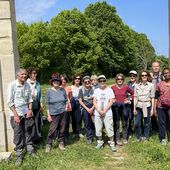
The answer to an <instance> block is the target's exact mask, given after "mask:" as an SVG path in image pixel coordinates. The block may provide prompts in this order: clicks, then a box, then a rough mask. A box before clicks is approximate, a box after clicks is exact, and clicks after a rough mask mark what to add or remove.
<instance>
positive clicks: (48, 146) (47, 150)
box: [45, 144, 51, 153]
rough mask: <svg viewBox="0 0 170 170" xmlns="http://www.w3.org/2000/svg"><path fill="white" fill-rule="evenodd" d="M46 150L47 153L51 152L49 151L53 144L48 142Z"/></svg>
mask: <svg viewBox="0 0 170 170" xmlns="http://www.w3.org/2000/svg"><path fill="white" fill-rule="evenodd" d="M45 152H46V153H49V152H51V145H49V144H46V147H45Z"/></svg>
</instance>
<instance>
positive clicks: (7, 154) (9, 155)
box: [0, 152, 12, 161]
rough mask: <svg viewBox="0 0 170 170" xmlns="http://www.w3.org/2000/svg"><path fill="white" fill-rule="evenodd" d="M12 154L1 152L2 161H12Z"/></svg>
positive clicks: (0, 158) (0, 159)
mask: <svg viewBox="0 0 170 170" xmlns="http://www.w3.org/2000/svg"><path fill="white" fill-rule="evenodd" d="M11 156H12V153H11V152H0V161H9V160H10V159H11Z"/></svg>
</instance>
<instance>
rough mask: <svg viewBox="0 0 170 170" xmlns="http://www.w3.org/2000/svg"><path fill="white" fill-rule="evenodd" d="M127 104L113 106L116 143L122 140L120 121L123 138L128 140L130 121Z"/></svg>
mask: <svg viewBox="0 0 170 170" xmlns="http://www.w3.org/2000/svg"><path fill="white" fill-rule="evenodd" d="M127 107H128V105H127V104H124V103H115V104H113V107H112V110H113V121H114V134H115V141H117V140H119V139H120V119H121V121H122V136H123V139H127V137H128V132H127V121H128V112H127Z"/></svg>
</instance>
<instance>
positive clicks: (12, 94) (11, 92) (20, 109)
mask: <svg viewBox="0 0 170 170" xmlns="http://www.w3.org/2000/svg"><path fill="white" fill-rule="evenodd" d="M29 103H32V95H31V89H30V86H29V84H28V83H27V82H25V83H24V84H23V85H22V84H20V83H19V81H18V80H15V81H13V82H11V83H9V85H8V88H7V104H8V107H9V108H11V107H12V106H15V109H16V112H17V114H18V115H19V116H25V114H26V113H27V112H28V105H29ZM10 116H14V114H13V112H12V111H11V110H10Z"/></svg>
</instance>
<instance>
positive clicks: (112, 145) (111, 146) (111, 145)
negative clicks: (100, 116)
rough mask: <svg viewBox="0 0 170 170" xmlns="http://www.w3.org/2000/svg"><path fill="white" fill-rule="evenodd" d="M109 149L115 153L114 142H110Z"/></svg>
mask: <svg viewBox="0 0 170 170" xmlns="http://www.w3.org/2000/svg"><path fill="white" fill-rule="evenodd" d="M110 149H111V151H112V152H116V147H115V143H114V142H110Z"/></svg>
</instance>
